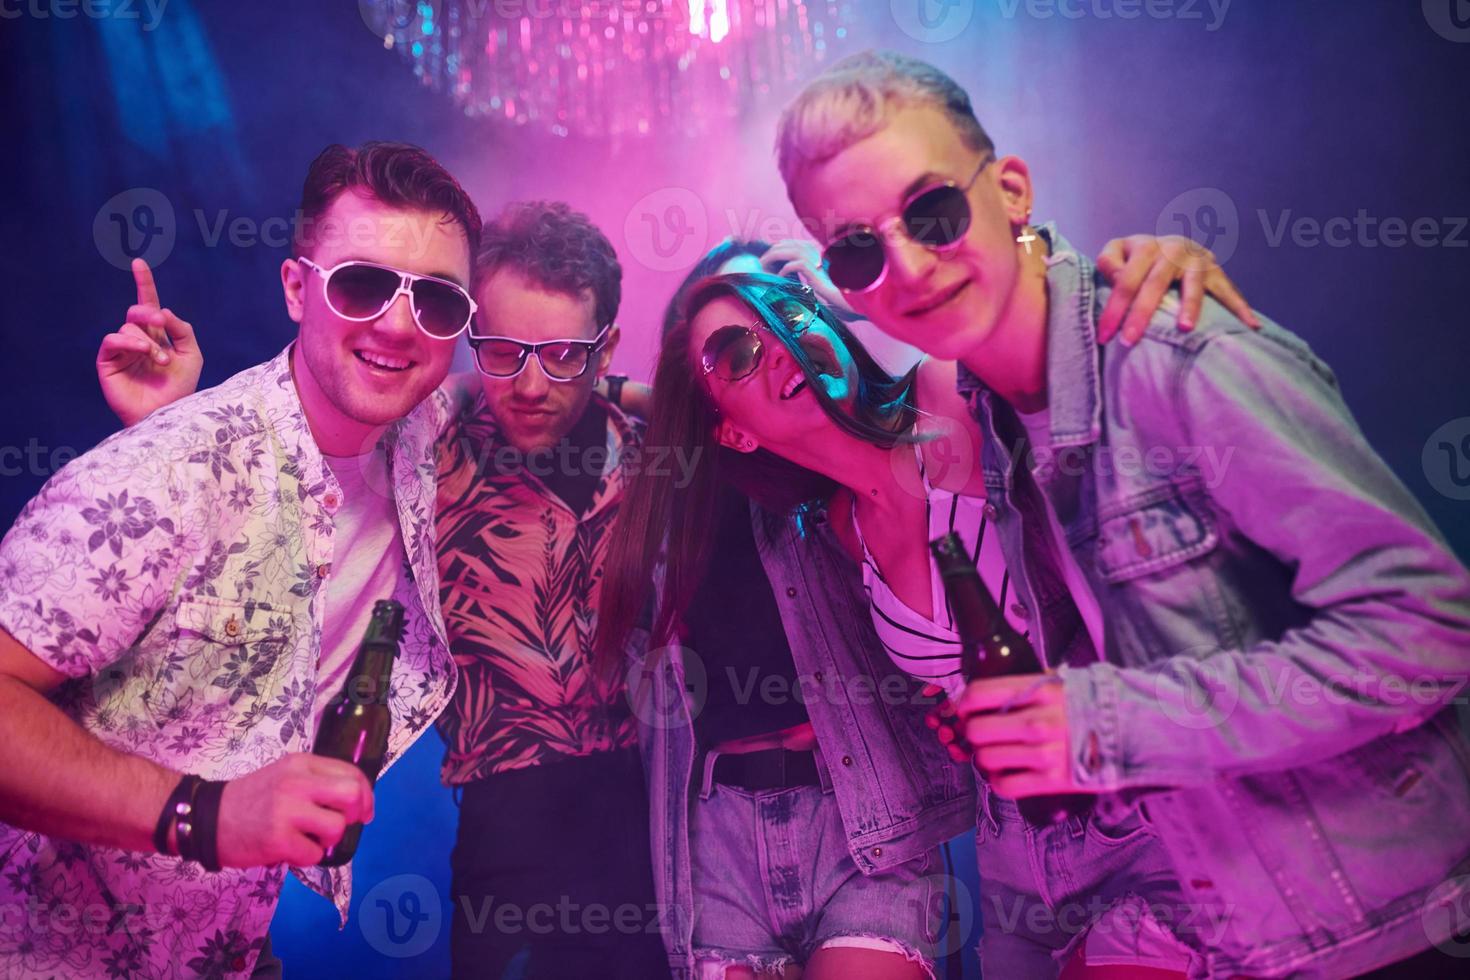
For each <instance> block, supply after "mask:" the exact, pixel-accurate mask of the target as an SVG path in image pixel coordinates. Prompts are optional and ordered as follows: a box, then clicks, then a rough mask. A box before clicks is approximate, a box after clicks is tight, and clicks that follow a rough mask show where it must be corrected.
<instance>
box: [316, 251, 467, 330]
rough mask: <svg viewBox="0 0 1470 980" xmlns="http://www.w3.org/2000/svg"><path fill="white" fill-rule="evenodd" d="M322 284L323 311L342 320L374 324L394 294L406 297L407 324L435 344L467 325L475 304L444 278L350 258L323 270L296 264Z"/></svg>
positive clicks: (385, 309) (394, 297) (462, 290)
mask: <svg viewBox="0 0 1470 980" xmlns="http://www.w3.org/2000/svg"><path fill="white" fill-rule="evenodd" d="M296 261H298V262H300V263H301V264H302V265H304V266H306V267H307V268H309V269H311V270H312V271H313V272H315V273H316V274H317V275H319V276H321V277H322V279H324V280H326V282H325V289H326V294H327V306H329V307H330V308H331V310H332V312H333V313H335V314H337V315H338V316H339V317H341V318H342V319H344V320H354V321H358V322H361V321H364V320H376V319H377V318H378V317H380V316H382V315H383V314H384V313H385V312H387V310H388V307H390V306H392V305H393V301H394V300H396V299H397V298H398V297H399V296H400V295H403V296H407V297H408V305H409V308H410V309H412V310H413V322H414V323H416V324H418V328H419V329H420V330H422V331H423V332H424V333H426V334H428V335H429V336H430V337H433V338H434V339H435V340H453V339H454V338H455V337H458V336H459V335H460V334H461V333H463V332H464V330H465V328H466V327H468V326H469V325H470V317H472V316H474V315H475V310H477V309H478V308H479V307H478V304H476V303H475V301H474V300H473V299H471V298H470V294H469V292H468V290H466V289H465V288H464V287H463V286H461V285H459V284H458V283H454V282H450V281H449V280H448V279H436V278H435V277H434V276H421V275H418V274H417V273H414V272H404V271H403V270H402V269H395V268H393V267H392V266H387V265H378V264H376V263H373V262H362V261H358V260H356V259H353V260H350V261H347V262H341V263H338V264H337V265H334V266H332V267H331V268H330V269H323V268H322V267H321V266H319V265H317V264H316V263H315V262H313V261H311V259H297V260H296Z"/></svg>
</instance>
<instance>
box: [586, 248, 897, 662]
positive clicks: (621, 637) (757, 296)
mask: <svg viewBox="0 0 1470 980" xmlns="http://www.w3.org/2000/svg"><path fill="white" fill-rule="evenodd" d="M721 296H733V297H734V298H736V299H738V300H740V301H741V302H742V303H744V304H746V305H747V306H749V307H750V308H751V309H752V310H754V311H755V312H756V314H757V316H759V317H760V319H761V321H762V322H763V323H765V325H766V326H767V327H769V328H770V330H771V332H772V333H773V334H775V336H776V337H777V338H779V340H780V342H781V343H782V344H783V345H785V347H786V349H787V350H789V351H790V352H791V355H792V357H793V358H794V359H795V360H796V361H797V363H798V364H800V365H801V368H802V371H803V372H804V373H805V374H806V376H807V380H808V383H809V385H810V387H811V390H812V393H813V394H814V395H815V396H816V397H817V399H818V401H819V403H820V404H821V405H822V408H823V410H824V411H825V412H826V413H827V415H828V417H829V418H831V419H832V420H833V422H834V424H836V425H837V426H838V427H839V428H840V429H842V430H843V431H845V432H849V433H851V434H853V435H855V436H857V437H858V438H860V439H864V440H867V441H868V442H872V443H875V444H877V445H881V446H893V445H897V444H898V443H900V442H911V441H914V439H915V438H916V436H915V435H914V433H913V428H914V423H915V421H916V420H917V416H918V411H917V409H916V407H915V404H914V395H915V390H914V389H915V378H916V376H917V369H914V370H910V371H909V372H908V373H907V374H905V375H904V376H903V377H899V378H895V377H893V376H892V375H890V374H889V373H888V372H887V371H885V370H884V369H883V368H882V366H881V365H879V364H878V362H877V361H875V360H874V359H873V357H872V355H871V354H869V353H868V351H867V349H866V348H865V347H863V345H862V343H861V342H860V341H859V340H858V339H857V338H856V337H855V336H853V334H852V333H851V331H849V330H848V329H847V326H846V325H845V324H844V323H843V322H842V321H841V320H840V319H838V318H837V317H836V316H835V315H834V314H833V313H832V311H830V310H829V309H827V307H825V306H824V305H822V304H821V303H819V302H818V301H817V300H816V298H815V296H814V295H813V293H812V291H811V289H810V288H809V287H807V286H805V285H804V284H802V283H799V282H796V281H793V280H791V279H785V278H782V277H780V276H771V275H765V274H755V273H738V274H733V275H725V276H714V277H711V278H706V279H703V280H701V281H699V282H697V283H695V284H694V285H693V286H692V287H691V288H690V289H689V291H688V295H687V298H686V300H685V302H684V303H683V308H682V311H681V314H680V318H679V321H678V323H676V324H675V325H674V327H673V328H672V329H671V330H670V331H669V332H668V333H667V334H666V335H665V336H664V339H663V344H662V347H661V348H660V350H659V357H658V364H657V367H656V368H655V371H654V381H653V389H654V392H655V397H654V404H653V413H652V415H653V418H652V419H651V420H650V421H649V427H648V434H647V437H646V443H647V445H649V446H657V447H660V448H663V447H670V448H672V449H674V450H676V451H679V450H682V451H684V452H686V453H688V455H687V456H686V457H685V458H687V459H690V460H692V461H693V471H692V473H691V474H689V475H688V477H687V482H682V481H681V480H680V479H679V478H678V477H676V476H675V475H674V474H673V473H672V472H669V469H670V468H669V467H649V468H647V469H644V470H643V471H641V472H640V473H638V474H637V475H636V476H635V477H634V478H633V479H632V481H631V483H630V485H629V487H628V490H627V493H626V495H625V497H624V501H623V505H622V507H621V509H620V510H619V513H618V519H617V526H616V529H615V531H614V533H613V534H612V540H611V544H610V546H609V550H608V555H607V562H606V566H605V572H604V575H605V577H604V580H603V586H602V597H601V605H600V608H599V612H598V629H597V638H596V641H595V648H596V657H597V662H598V665H599V667H600V669H603V670H608V671H611V670H614V669H615V668H616V666H617V665H618V664H619V663H620V661H621V658H622V655H623V649H624V645H625V643H626V642H627V639H628V637H629V635H630V634H631V632H632V630H633V628H634V626H635V625H636V624H637V621H638V618H639V616H640V615H641V614H642V612H643V610H644V608H645V606H646V604H647V603H648V601H649V599H650V596H651V591H652V585H653V576H654V570H655V568H656V566H657V564H658V562H659V556H660V553H663V554H664V566H665V567H664V576H665V577H664V591H663V603H662V605H661V607H660V608H659V609H658V610H657V611H656V612H655V615H654V620H653V642H654V643H655V644H664V643H667V642H669V641H670V640H672V639H674V638H675V636H676V635H677V633H678V632H679V630H680V629H681V628H682V625H681V624H682V620H683V617H684V615H685V613H686V611H687V610H688V609H689V606H690V604H691V603H692V602H693V601H694V597H695V594H696V592H697V590H698V588H699V584H700V582H701V581H703V579H704V575H705V571H706V569H707V568H708V564H709V560H710V548H711V542H712V541H713V538H714V530H715V528H714V527H713V526H712V516H713V515H714V513H715V510H716V507H715V505H716V501H717V499H718V496H719V494H720V493H722V492H725V491H727V490H728V488H729V487H734V488H735V489H738V490H740V491H741V492H742V493H744V494H745V495H746V496H748V497H749V498H751V499H752V500H754V501H755V502H756V503H757V504H759V505H760V506H761V507H762V508H763V509H764V510H766V511H768V512H770V513H771V514H773V515H775V516H778V517H780V518H783V519H784V518H786V517H789V516H791V515H793V514H795V513H798V512H800V511H801V510H803V509H805V508H807V507H809V506H810V505H812V504H815V503H822V502H825V501H826V500H828V499H829V498H830V497H831V496H832V494H833V493H835V492H836V491H837V489H838V484H837V482H836V481H834V480H832V479H831V478H829V477H826V476H823V475H822V474H819V473H816V472H813V471H812V470H809V469H806V468H805V467H802V466H798V465H797V464H795V463H792V462H790V461H789V460H786V459H783V458H782V457H780V456H777V455H776V454H775V453H772V452H770V451H769V450H766V449H764V448H760V449H757V450H756V451H755V452H753V453H741V452H737V451H735V450H732V449H728V448H726V447H724V446H722V445H720V444H719V441H718V440H717V438H716V436H715V429H716V426H717V425H718V424H719V414H718V411H717V409H716V407H715V405H714V402H713V400H712V399H711V397H710V395H709V391H708V389H707V388H706V387H705V384H704V379H703V377H702V376H701V375H700V374H699V372H698V371H696V370H695V368H694V359H695V351H694V350H693V348H692V342H693V322H694V318H695V317H696V316H697V315H698V314H699V311H700V310H702V309H704V307H706V306H708V305H709V304H710V303H711V302H713V301H714V300H716V299H718V298H720V297H721ZM805 316H816V317H819V318H820V319H821V320H822V322H823V323H825V324H826V325H827V326H828V327H829V328H831V330H832V331H833V332H834V333H835V334H836V335H837V337H838V338H839V339H840V340H841V341H842V343H843V344H844V345H846V347H847V349H848V351H849V352H850V353H851V355H852V358H853V360H854V362H855V363H856V365H857V369H858V386H857V398H856V401H855V404H854V408H853V409H852V410H851V411H848V410H845V409H844V408H843V407H842V406H841V405H838V404H837V403H835V402H833V401H832V400H831V399H830V398H829V397H828V396H827V394H826V389H825V387H824V386H823V385H822V384H821V382H820V381H819V379H818V373H819V372H818V370H817V368H816V366H815V365H814V364H813V363H812V360H811V357H810V355H808V354H807V352H806V351H805V350H804V349H803V348H802V346H801V344H799V343H798V342H797V340H796V335H795V334H794V333H793V332H792V329H791V328H792V325H793V323H795V322H797V321H798V320H799V318H801V317H805Z"/></svg>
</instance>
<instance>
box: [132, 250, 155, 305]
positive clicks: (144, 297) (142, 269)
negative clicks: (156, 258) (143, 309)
mask: <svg viewBox="0 0 1470 980" xmlns="http://www.w3.org/2000/svg"><path fill="white" fill-rule="evenodd" d="M133 282H135V283H137V285H138V304H139V305H140V306H142V305H147V306H158V305H159V303H158V287H157V286H155V285H154V284H153V270H152V269H150V268H148V263H147V262H144V261H143V260H142V259H134V260H133Z"/></svg>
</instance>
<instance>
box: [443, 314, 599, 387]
mask: <svg viewBox="0 0 1470 980" xmlns="http://www.w3.org/2000/svg"><path fill="white" fill-rule="evenodd" d="M613 326H614V325H613V324H611V323H609V324H608V325H607V326H605V327H603V328H602V329H601V330H599V331H598V332H597V336H596V337H593V338H592V339H591V340H586V339H583V338H579V337H567V338H564V339H558V340H543V341H540V342H538V343H531V342H530V341H527V340H521V339H519V338H517V337H497V336H484V337H482V336H478V335H476V334H475V333H473V332H471V334H470V349H471V350H473V351H474V352H475V368H476V369H477V370H478V371H479V372H480V373H481V374H483V375H485V376H486V377H487V378H501V379H506V378H514V377H517V376H519V375H520V373H521V372H522V371H524V370H525V369H526V365H527V364H529V363H530V361H531V358H532V357H535V358H536V360H537V361H538V362H539V363H540V364H541V373H543V374H545V375H546V376H547V377H548V378H550V379H551V380H552V381H575V380H577V379H578V378H580V377H581V376H582V375H584V374H586V373H587V369H588V368H589V367H591V366H592V355H593V354H596V353H597V352H598V351H600V350H602V348H603V347H604V346H605V345H606V343H607V335H608V333H609V332H610V331H611V330H612V328H613Z"/></svg>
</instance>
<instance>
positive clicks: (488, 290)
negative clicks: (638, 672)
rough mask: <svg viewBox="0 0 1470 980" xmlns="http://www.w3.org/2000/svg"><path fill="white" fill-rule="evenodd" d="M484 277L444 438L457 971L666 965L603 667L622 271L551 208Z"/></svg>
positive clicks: (620, 421) (634, 432) (504, 236)
mask: <svg viewBox="0 0 1470 980" xmlns="http://www.w3.org/2000/svg"><path fill="white" fill-rule="evenodd" d="M475 274H476V288H475V295H476V297H477V298H478V300H479V304H480V311H479V314H478V316H477V317H476V322H475V325H474V326H473V327H472V328H471V331H470V337H469V342H470V348H471V350H472V352H473V354H474V358H475V366H476V368H477V370H478V373H479V375H480V377H479V381H480V383H479V385H478V390H476V391H474V392H473V393H472V397H470V398H469V399H468V400H467V401H464V402H463V403H462V409H461V411H460V412H459V413H458V414H457V415H456V416H455V418H454V421H453V424H452V425H451V427H450V429H449V431H448V432H447V433H446V434H445V437H444V438H443V439H442V440H441V442H440V452H439V510H438V516H437V519H436V524H437V527H438V532H439V545H438V547H439V569H440V574H441V576H442V580H443V593H442V594H443V601H444V618H445V622H446V624H447V626H448V629H449V636H450V642H451V644H452V646H453V649H454V657H455V662H456V663H457V664H458V665H459V672H460V686H459V689H458V690H457V692H456V694H455V698H454V702H453V704H452V705H451V706H450V708H449V710H447V711H446V712H445V713H444V716H443V718H442V719H441V722H440V729H441V731H442V732H443V734H444V737H445V741H446V742H447V743H448V746H449V750H448V754H447V756H446V758H445V762H444V770H443V778H444V781H445V783H447V784H448V785H449V786H451V787H454V788H455V789H456V791H457V793H459V794H462V798H461V802H460V824H459V836H458V840H457V842H456V845H455V850H454V855H453V861H452V863H453V869H452V870H453V882H452V887H451V895H452V897H453V900H454V903H455V918H454V927H453V931H452V934H451V951H452V959H453V965H454V972H455V975H456V976H462V977H472V976H473V977H482V976H499V975H500V971H501V970H502V969H503V968H504V966H505V964H506V963H507V962H509V961H510V959H511V958H512V957H513V956H514V955H515V954H516V953H517V952H518V951H519V950H520V949H522V948H523V947H529V949H530V959H529V962H528V967H527V968H528V971H529V972H528V975H529V976H532V977H538V976H545V977H583V976H588V977H590V976H605V977H626V978H628V980H645V978H651V977H657V976H667V975H668V972H669V971H668V963H667V959H666V957H665V955H664V951H663V944H662V941H661V939H660V935H659V925H660V923H659V918H658V915H657V910H656V907H655V899H654V894H653V879H652V869H651V861H650V858H649V842H648V803H647V796H646V791H645V789H644V780H643V769H642V763H641V762H640V760H639V757H638V754H637V750H636V737H637V733H636V728H635V726H634V722H633V718H632V715H631V713H630V710H629V707H628V702H627V699H626V697H625V696H624V687H623V679H622V678H621V677H601V676H599V675H598V674H597V673H596V672H594V670H593V668H592V659H591V643H592V635H593V631H594V628H595V621H594V618H593V614H594V610H595V609H596V608H597V602H598V594H599V590H600V587H601V581H602V567H603V562H604V556H605V555H606V552H607V547H608V543H609V533H610V531H611V528H612V524H613V521H614V518H615V517H616V516H617V512H618V508H619V506H620V505H621V503H622V500H623V494H624V489H625V487H626V484H627V481H628V478H629V476H630V475H631V473H632V471H633V468H634V467H635V466H637V465H639V460H640V456H639V434H640V429H641V426H639V425H638V424H636V423H634V421H633V420H632V419H630V418H629V416H627V415H625V414H624V413H623V411H622V410H621V409H620V408H619V406H618V405H617V404H615V403H614V400H612V399H610V398H608V397H604V395H603V394H600V393H599V392H598V391H597V386H598V381H599V379H600V378H601V377H602V376H604V375H605V374H606V373H607V371H608V368H609V366H610V365H611V362H612V356H613V352H614V350H615V349H616V347H617V344H618V339H619V333H618V327H617V326H616V325H615V324H614V322H613V321H614V318H615V317H616V315H617V311H618V305H619V303H620V300H621V296H622V267H621V265H620V264H619V263H618V259H617V255H616V253H615V252H614V250H613V246H612V243H611V242H609V241H608V240H607V237H606V236H605V235H604V234H603V233H602V232H601V231H600V230H599V229H598V228H597V227H596V226H595V225H593V224H592V222H591V221H590V220H588V218H587V216H586V215H584V214H581V213H579V212H575V211H573V210H572V209H571V208H569V207H568V206H567V205H566V204H562V203H559V202H555V203H553V202H541V201H537V202H527V203H520V204H512V205H510V206H509V207H507V208H506V209H505V210H504V211H503V212H502V213H501V214H500V215H499V216H498V217H496V218H495V219H494V220H493V221H491V222H490V223H489V225H487V227H486V229H485V240H484V245H483V246H482V248H481V250H480V254H479V257H478V260H477V262H476V270H475ZM630 393H631V392H630ZM504 907H511V908H515V909H519V910H520V911H521V912H523V913H525V915H524V916H523V918H521V919H520V920H519V921H520V923H521V924H519V925H516V924H512V925H510V926H505V925H504V924H501V918H500V917H498V915H497V913H498V910H499V909H501V908H504Z"/></svg>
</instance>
